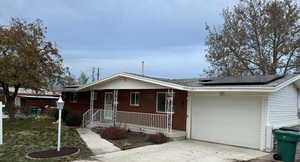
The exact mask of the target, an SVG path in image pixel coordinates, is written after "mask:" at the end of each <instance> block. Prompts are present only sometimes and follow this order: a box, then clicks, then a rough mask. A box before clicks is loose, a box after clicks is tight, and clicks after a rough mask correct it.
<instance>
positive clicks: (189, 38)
mask: <svg viewBox="0 0 300 162" xmlns="http://www.w3.org/2000/svg"><path fill="white" fill-rule="evenodd" d="M237 1H238V0H209V1H204V0H184V1H183V0H167V1H158V0H86V1H83V0H51V1H45V0H43V1H42V0H1V5H0V24H7V22H8V20H9V18H10V17H12V16H16V17H21V18H25V19H28V20H34V19H36V18H40V19H42V20H43V21H44V23H45V25H46V26H47V27H48V33H47V36H48V39H49V40H51V41H54V42H56V43H57V45H58V48H59V49H60V51H61V53H62V55H63V57H64V59H65V62H66V63H67V64H68V65H69V66H72V68H73V69H74V73H76V74H77V73H78V72H80V71H85V70H87V69H90V68H91V66H96V65H100V66H101V67H103V68H104V72H106V73H107V74H108V73H109V74H111V73H113V72H120V71H132V72H138V68H139V64H140V62H141V61H142V60H144V61H145V62H146V72H148V73H149V74H150V75H168V76H197V75H198V74H199V73H201V72H202V69H203V68H204V67H205V66H207V64H206V63H205V59H204V57H202V55H201V53H203V50H202V47H201V46H203V45H204V40H205V38H206V35H207V32H206V31H205V30H204V25H205V23H207V24H209V25H219V24H221V23H222V18H221V16H220V12H221V11H222V8H224V7H228V6H230V5H232V4H233V3H235V2H237ZM199 47H201V48H199Z"/></svg>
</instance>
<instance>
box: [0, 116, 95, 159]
mask: <svg viewBox="0 0 300 162" xmlns="http://www.w3.org/2000/svg"><path fill="white" fill-rule="evenodd" d="M53 121H54V120H53V119H52V118H49V117H47V116H41V117H40V118H39V119H26V120H17V121H16V122H14V123H9V122H8V121H7V120H4V124H3V126H4V145H2V146H1V145H0V161H7V162H12V161H13V162H26V161H28V162H29V161H32V160H28V159H26V158H25V155H26V154H27V153H30V152H33V151H42V150H47V149H49V148H51V147H56V142H57V124H52V122H53ZM62 146H66V147H77V148H80V153H79V154H77V155H73V156H71V157H62V158H57V159H49V160H42V161H43V162H65V161H72V160H75V159H88V158H89V156H91V155H92V153H91V151H90V150H89V149H88V148H87V147H86V145H85V143H84V142H83V141H82V140H81V138H80V136H79V135H78V133H77V131H76V128H73V127H68V126H62Z"/></svg>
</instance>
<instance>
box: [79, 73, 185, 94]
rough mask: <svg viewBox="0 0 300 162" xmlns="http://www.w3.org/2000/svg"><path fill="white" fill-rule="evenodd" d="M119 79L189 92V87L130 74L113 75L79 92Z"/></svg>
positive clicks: (82, 88)
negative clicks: (124, 78)
mask: <svg viewBox="0 0 300 162" xmlns="http://www.w3.org/2000/svg"><path fill="white" fill-rule="evenodd" d="M119 77H126V78H130V79H135V80H138V81H143V82H148V83H152V84H156V85H160V86H163V87H166V88H168V87H169V88H174V89H180V90H187V87H185V86H181V85H178V84H174V83H169V82H164V81H160V80H156V79H151V78H146V77H142V76H137V75H132V74H128V73H119V74H116V75H113V76H111V77H108V78H106V79H103V80H99V81H96V82H94V83H92V84H89V85H86V86H84V87H81V88H79V89H78V91H81V90H84V89H86V88H88V87H91V86H95V85H97V84H100V83H104V82H108V81H110V80H113V79H116V78H119Z"/></svg>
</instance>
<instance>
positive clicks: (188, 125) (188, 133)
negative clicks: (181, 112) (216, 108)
mask: <svg viewBox="0 0 300 162" xmlns="http://www.w3.org/2000/svg"><path fill="white" fill-rule="evenodd" d="M186 115H187V117H186V138H187V139H191V125H192V123H191V122H192V93H191V92H188V93H187V109H186Z"/></svg>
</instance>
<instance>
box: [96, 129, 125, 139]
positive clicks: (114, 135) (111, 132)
mask: <svg viewBox="0 0 300 162" xmlns="http://www.w3.org/2000/svg"><path fill="white" fill-rule="evenodd" d="M127 136H128V132H127V130H125V129H121V128H117V127H110V128H105V129H104V130H103V131H102V133H101V137H102V138H105V139H110V140H117V139H123V138H126V137H127Z"/></svg>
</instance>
